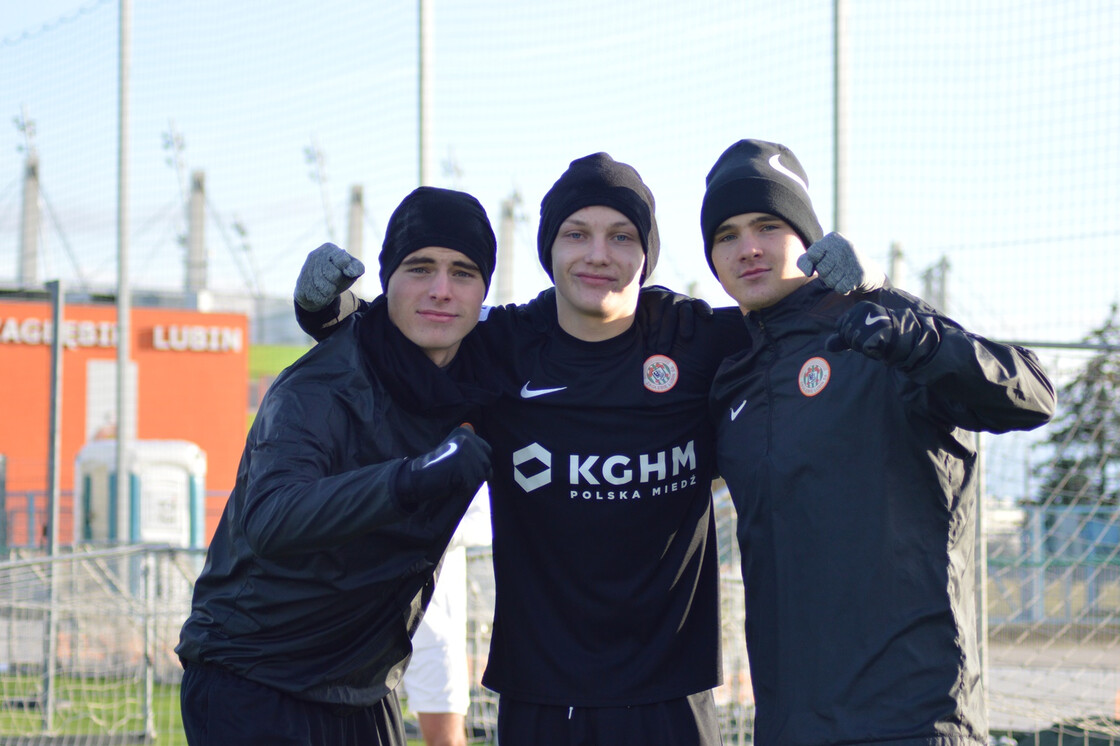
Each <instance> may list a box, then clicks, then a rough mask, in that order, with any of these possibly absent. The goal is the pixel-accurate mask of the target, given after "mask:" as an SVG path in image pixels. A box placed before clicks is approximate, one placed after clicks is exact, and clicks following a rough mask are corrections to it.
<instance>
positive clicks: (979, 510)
mask: <svg viewBox="0 0 1120 746" xmlns="http://www.w3.org/2000/svg"><path fill="white" fill-rule="evenodd" d="M975 437H976V586H977V587H976V644H977V646H978V648H979V650H978V652H979V654H980V683H981V684H982V685H983V700H984V711H985V712H987V710H988V681H989V675H988V661H989V652H990V651H989V647H988V527H987V522H988V514H987V510H986V509H985V507H984V494H985V491H986V490H987V483H986V481H985V479H984V439H983V437H982V436H981V435H980V434H979V433H977V434H976V436H975Z"/></svg>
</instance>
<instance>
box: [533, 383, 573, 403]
mask: <svg viewBox="0 0 1120 746" xmlns="http://www.w3.org/2000/svg"><path fill="white" fill-rule="evenodd" d="M529 383H530V382H529V381H526V382H525V385H524V386H522V387H521V398H522V399H532V398H533V397H535V396H544V395H545V394H555V393H556V392H557V391H563V390H564V389H566V388H568V387H567V386H561V387H560V388H556V389H531V388H529Z"/></svg>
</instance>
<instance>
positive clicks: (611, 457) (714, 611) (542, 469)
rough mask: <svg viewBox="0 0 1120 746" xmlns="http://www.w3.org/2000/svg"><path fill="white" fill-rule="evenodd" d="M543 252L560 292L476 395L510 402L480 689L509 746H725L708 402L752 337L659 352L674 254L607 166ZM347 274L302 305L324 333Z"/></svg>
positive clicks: (579, 173) (313, 269)
mask: <svg viewBox="0 0 1120 746" xmlns="http://www.w3.org/2000/svg"><path fill="white" fill-rule="evenodd" d="M537 249H538V256H539V258H540V261H541V264H542V266H543V267H544V268H545V271H546V272H548V274H549V276H550V277H552V279H553V280H554V282H555V290H551V289H550V290H547V291H545V292H544V293H542V294H541V296H539V297H538V298H537V299H536V300H534V301H532V302H531V303H529V304H527V305H525V306H521V307H505V308H495V309H489V312H488V315H487V317H486V319H485V320H484V321H483V323H481V324H479V327H478V330H477V332H476V333H477V334H478V335H479V340H480V341H481V342H482V343H485V344H488V345H489V346H490V350H488V353H487V354H488V357H489V360H490V364H489V365H488V366H487V367H486V368H485V370H480V371H477V379H478V380H487V379H489V378H490V377H498V378H500V379H501V381H502V387H503V393H502V396H501V398H500V399H499V401H498V403H497V404H496V405H495V406H494V407H491V408H489V409H488V410H487V413H486V416H484V417H483V419H482V420H481V421H480V422H479V431H480V432H481V433H483V434H484V435H485V436H486V438H487V440H488V442H490V444H491V446H492V447H493V448H494V474H493V477H492V478H491V481H490V485H489V489H490V498H491V515H492V522H493V534H494V537H493V547H494V574H495V582H496V591H497V600H496V605H495V609H494V626H493V636H492V639H491V643H490V658H489V662H488V665H487V668H486V672H485V675H484V677H483V683H484V684H485V685H486V686H487V687H489V688H491V689H493V690H495V691H497V692H499V693H500V695H501V697H500V706H499V726H498V727H499V740H500V741H501V742H502V743H503V744H505V745H506V746H519V745H520V744H532V745H533V746H549V744H570V743H572V742H573V739H576V740H579V741H580V742H586V743H611V744H643V745H652V746H656V745H657V744H664V745H665V746H669V745H670V744H672V745H673V746H688V745H689V744H696V745H700V744H718V743H720V737H719V731H718V722H717V717H716V712H715V706H714V702H713V700H712V696H711V689H712V688H713V687H715V686H717V685H718V684H720V683H721V670H720V668H721V663H720V646H719V578H718V573H717V566H716V546H715V535H714V522H713V515H712V505H711V493H710V487H711V480H712V477H713V472H714V467H715V463H714V453H715V442H714V432H713V430H712V428H711V425H710V423H709V422H708V421H707V397H708V390H709V386H710V383H711V379H712V376H713V375H714V374H715V370H716V368H717V366H718V364H719V361H720V360H721V359H722V358H723V357H724V356H725V355H726V354H727V353H728V352H730V351H731V349H733V348H737V347H738V346H740V345H741V344H742V342H743V331H742V325H741V323H738V322H736V323H734V324H733V325H728V324H725V325H722V326H721V325H720V324H696V325H694V326H695V334H694V336H692V337H690V336H689V335H688V334H687V333H683V334H669V335H668V337H673V336H675V337H676V340H675V341H674V342H673V343H671V344H670V343H668V342H666V346H665V347H660V346H658V343H657V339H658V338H659V337H660V336H661V335H659V334H658V331H659V324H660V323H661V321H662V319H661V318H660V317H659V313H660V312H661V311H663V310H666V309H668V310H669V311H674V310H678V309H676V307H675V306H674V304H673V298H672V296H671V295H670V294H668V293H666V292H664V291H663V290H656V289H647V290H644V291H642V292H641V293H640V294H639V289H640V288H641V284H642V281H643V279H644V278H646V277H648V276H649V275H650V274H651V273H652V271H653V269H654V266H655V264H656V261H657V255H658V251H659V239H658V235H657V224H656V218H655V215H654V200H653V196H652V194H651V193H650V191H649V189H648V187H647V186H646V185H645V184H644V183H643V182H642V180H641V178H640V176H639V175H638V173H637V172H636V171H635V170H634V169H633V168H631V167H630V166H628V165H626V164H623V163H619V162H617V161H615V160H613V159H612V158H611V157H610V156H608V155H606V154H605V153H598V154H594V155H591V156H587V157H585V158H580V159H577V160H575V161H573V162H572V163H571V165H570V167H569V168H568V170H567V171H566V172H565V173H564V174H563V175H562V176H561V177H560V179H559V180H557V182H556V183H555V184H554V185H553V187H552V189H551V190H550V191H549V192H548V194H547V195H546V196H545V197H544V199H543V200H542V202H541V221H540V229H539V232H538V245H537ZM348 261H349V260H348V258H346V257H345V254H344V252H341V250H336V252H335V253H334V254H333V259H332V258H331V257H329V256H323V255H319V256H317V258H316V259H314V260H313V259H312V258H311V257H309V264H308V265H305V272H304V273H303V274H301V280H300V283H299V285H298V286H297V293H296V297H297V302H298V304H299V306H300V317H301V325H302V326H303V327H304V328H305V329H307V330H308V331H310V332H311V333H312V334H314V335H319V336H321V335H322V333H323V332H324V331H326V332H329V331H330V330H331V329H333V328H335V327H331V326H328V327H327V328H326V329H325V330H324V329H321V328H320V326H321V324H323V322H324V321H327V320H329V319H333V318H335V316H336V315H337V314H338V312H339V310H338V309H339V302H338V298H337V295H338V293H339V292H340V291H341V289H342V288H343V287H344V286H345V285H346V284H347V282H349V281H352V277H351V275H355V272H354V271H353V268H352V267H351V266H350V265H349V264H348ZM336 263H337V264H338V265H341V267H339V266H336ZM324 278H325V279H324ZM321 288H326V290H325V292H324V291H322V290H321ZM640 296H641V298H640ZM348 302H349V301H348V300H347V303H348ZM308 308H317V309H320V310H318V311H317V312H315V313H313V314H308V313H306V310H307V309H308ZM666 323H668V322H666ZM670 331H675V329H673V330H670Z"/></svg>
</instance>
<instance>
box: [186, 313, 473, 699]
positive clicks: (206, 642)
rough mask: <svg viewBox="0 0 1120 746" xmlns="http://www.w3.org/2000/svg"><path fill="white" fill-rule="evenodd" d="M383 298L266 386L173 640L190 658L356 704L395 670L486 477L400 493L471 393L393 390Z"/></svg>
mask: <svg viewBox="0 0 1120 746" xmlns="http://www.w3.org/2000/svg"><path fill="white" fill-rule="evenodd" d="M377 309H378V304H377V301H375V302H374V305H373V306H372V307H371V309H370V310H369V311H367V312H366V313H364V314H355V315H354V316H353V318H352V319H348V320H347V321H346V322H344V323H343V324H342V325H340V328H339V329H338V333H336V334H334V336H332V337H331V338H330V339H329V340H326V341H325V342H323V343H321V344H319V345H317V346H316V347H314V348H313V349H311V350H310V351H309V352H307V354H305V355H304V356H303V357H302V358H300V359H299V360H298V361H296V362H295V363H294V364H293V365H292V366H291V367H289V368H288V369H286V370H285V371H284V372H283V373H281V375H280V376H279V377H278V378H277V379H276V381H275V382H274V383H273V385H272V386H271V387H270V388H269V390H268V393H267V394H266V396H265V397H264V401H263V402H262V403H261V407H260V411H259V413H258V415H257V418H256V421H255V422H254V424H253V427H252V429H251V430H250V432H249V436H248V439H247V441H246V444H245V451H244V454H243V455H242V458H241V464H240V466H239V467H238V473H237V481H236V486H235V487H234V490H233V492H232V494H231V495H230V497H229V501H228V503H227V505H226V508H225V511H224V512H223V514H222V518H221V521H220V522H219V524H218V528H217V531H216V533H215V535H214V538H213V541H212V542H211V544H210V549H209V552H208V554H207V558H206V564H205V566H204V568H203V570H202V574H201V576H200V577H199V579H198V582H197V584H196V586H195V592H194V600H193V604H192V610H191V615H190V617H189V618H188V619H187V621H186V623H185V624H184V626H183V629H182V632H181V636H180V642H179V645H178V647H177V648H176V652H177V653H178V654H179V656H180V657H181V658H182V659H183V660H184V661H195V662H206V663H209V664H214V665H218V666H222V667H223V668H225V669H228V670H229V671H231V672H233V673H234V674H237V675H239V676H242V677H244V678H246V679H249V680H252V681H254V682H257V683H260V684H264V685H266V686H270V687H273V688H276V689H279V690H282V691H285V692H288V693H290V694H292V695H294V696H296V697H300V698H303V699H308V700H312V701H316V702H323V703H329V704H337V705H346V706H359V707H361V706H368V705H370V704H373V703H375V702H377V701H378V700H380V699H381V698H382V697H384V696H385V694H386V693H388V692H389V691H390V690H391V689H392V688H393V687H394V686H396V684H397V682H398V681H399V679H400V676H401V674H402V673H403V671H404V667H405V665H406V664H407V661H408V659H409V656H410V655H411V650H412V646H411V642H410V636H411V634H412V632H413V631H414V630H415V628H416V626H417V625H418V624H419V622H420V617H421V615H422V613H423V609H424V607H425V606H426V605H427V602H428V600H429V599H430V597H431V591H432V587H433V585H434V582H435V581H434V575H435V572H436V568H437V564H438V562H439V560H440V558H441V557H442V555H443V551H444V549H445V548H446V547H447V544H448V542H449V540H450V538H451V535H452V533H453V532H454V530H455V527H456V526H457V525H458V523H459V519H460V518H461V517H462V515H463V513H464V512H465V511H466V509H467V506H468V504H469V503H470V501H471V498H472V497H473V495H474V490H469V491H468V490H463V491H462V494H456V495H454V496H453V497H452V498H451V499H449V500H446V501H441V500H435V499H433V500H427V501H425V502H423V503H422V504H421V505H420V506H419V508H417V509H416V512H415V513H413V514H410V513H409V512H408V511H406V510H404V509H402V507H401V505H400V504H398V501H397V499H396V496H395V495H394V480H395V476H396V474H397V471H398V469H399V468H400V465H401V464H402V463H403V460H404V458H405V457H407V456H415V455H418V454H420V453H425V452H427V451H429V450H431V449H432V448H434V447H435V446H436V445H438V444H439V443H440V442H441V441H442V440H443V439H444V438H445V437H446V436H447V434H448V433H449V432H450V431H451V430H452V429H454V427H455V426H456V425H458V424H459V423H460V422H461V421H462V418H463V417H464V413H465V407H464V406H461V405H455V406H447V407H437V408H435V409H434V410H431V411H427V412H423V413H419V412H415V411H406V410H405V409H403V408H402V407H401V406H400V404H399V402H398V401H395V400H394V397H392V396H390V394H389V393H388V391H387V390H386V387H385V382H384V381H383V380H382V378H383V376H382V377H379V376H378V374H377V372H376V371H375V369H374V367H373V365H372V364H371V363H370V356H369V355H368V354H367V352H366V350H365V348H366V345H367V344H368V342H366V341H365V336H366V335H365V334H364V331H365V330H367V329H368V326H369V325H371V324H374V323H376V313H375V312H376V311H377ZM402 338H403V337H402ZM431 367H432V368H433V369H434V370H435V371H436V375H438V369H435V366H434V365H433V366H431ZM429 372H431V371H429Z"/></svg>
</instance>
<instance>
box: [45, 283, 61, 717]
mask: <svg viewBox="0 0 1120 746" xmlns="http://www.w3.org/2000/svg"><path fill="white" fill-rule="evenodd" d="M47 290H48V291H49V292H50V296H51V324H52V327H51V329H52V331H51V393H50V399H51V401H50V423H49V426H48V431H49V433H50V443H49V444H48V447H47V501H48V503H49V505H48V510H47V554H48V555H49V556H51V557H54V556H56V555H57V554H58V514H59V506H58V503H59V484H58V482H59V451H60V450H61V444H62V427H61V425H62V336H63V329H62V321H63V313H62V309H63V294H64V291H63V288H62V281H61V280H51V281H50V282H48V283H47ZM58 571H59V568H58V566H57V565H55V564H52V565H51V569H50V598H49V600H48V602H47V611H46V617H47V618H46V636H45V638H44V639H43V706H42V710H43V731H44V732H45V733H50V732H52V731H53V729H54V711H55V696H54V695H55V686H54V683H55V658H56V657H57V653H58V648H57V646H58V617H57V616H56V615H55V604H56V603H57V602H58V582H59V581H58Z"/></svg>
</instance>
